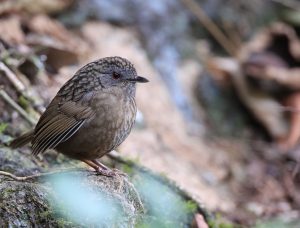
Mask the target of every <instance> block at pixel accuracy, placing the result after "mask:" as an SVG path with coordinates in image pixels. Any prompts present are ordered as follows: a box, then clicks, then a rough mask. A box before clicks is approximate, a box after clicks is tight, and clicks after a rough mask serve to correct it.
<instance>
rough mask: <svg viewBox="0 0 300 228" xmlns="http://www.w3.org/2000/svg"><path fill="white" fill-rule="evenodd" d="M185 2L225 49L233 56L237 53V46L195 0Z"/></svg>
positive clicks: (183, 0) (184, 0)
mask: <svg viewBox="0 0 300 228" xmlns="http://www.w3.org/2000/svg"><path fill="white" fill-rule="evenodd" d="M182 2H183V4H185V5H186V7H187V8H188V9H189V10H190V11H191V12H192V13H193V14H194V15H195V16H196V17H197V19H198V20H199V21H200V23H201V24H202V25H203V26H204V27H205V28H206V29H207V30H208V31H209V32H210V33H211V35H212V36H213V37H214V38H215V39H216V40H217V41H218V42H219V44H220V45H221V46H222V47H223V48H224V50H225V51H227V53H228V54H229V55H231V56H235V55H236V50H237V48H236V46H235V45H234V44H233V43H232V42H231V41H230V40H229V39H228V38H227V37H226V36H225V35H224V34H223V32H222V31H221V30H220V29H219V28H218V26H217V25H216V24H215V23H214V22H213V21H212V20H211V19H210V18H209V17H208V16H207V15H206V13H205V12H204V10H203V9H202V8H201V7H200V6H199V4H197V2H195V1H194V0H182Z"/></svg>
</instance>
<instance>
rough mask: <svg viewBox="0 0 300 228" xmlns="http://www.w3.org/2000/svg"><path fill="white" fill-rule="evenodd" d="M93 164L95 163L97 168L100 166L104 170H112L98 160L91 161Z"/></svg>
mask: <svg viewBox="0 0 300 228" xmlns="http://www.w3.org/2000/svg"><path fill="white" fill-rule="evenodd" d="M91 162H93V163H94V164H95V165H97V166H100V167H101V168H102V169H104V170H110V168H108V167H107V166H105V165H103V164H102V163H101V162H98V161H97V160H96V159H94V160H91Z"/></svg>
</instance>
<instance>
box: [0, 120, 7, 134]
mask: <svg viewBox="0 0 300 228" xmlns="http://www.w3.org/2000/svg"><path fill="white" fill-rule="evenodd" d="M6 128H7V123H0V134H2V133H3V132H4V131H5V129H6Z"/></svg>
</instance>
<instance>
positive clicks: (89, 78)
mask: <svg viewBox="0 0 300 228" xmlns="http://www.w3.org/2000/svg"><path fill="white" fill-rule="evenodd" d="M137 82H148V80H147V79H146V78H143V77H140V76H138V75H137V73H136V70H135V68H134V66H133V65H132V63H130V62H129V61H128V60H127V59H124V58H121V57H107V58H103V59H99V60H96V61H94V62H91V63H89V64H87V65H85V66H83V67H82V68H81V69H79V70H78V71H77V72H76V73H75V75H74V76H73V77H72V78H71V79H70V80H69V81H67V82H66V83H65V84H64V85H63V86H62V88H61V89H60V90H59V91H58V93H57V94H56V96H55V97H54V99H53V100H52V101H51V103H50V104H49V106H48V107H47V109H46V111H45V112H44V113H43V114H42V116H41V117H40V119H39V121H38V123H37V125H36V126H35V128H34V129H33V130H31V131H29V132H27V133H25V134H24V135H22V136H20V137H19V138H16V139H15V140H13V141H12V142H11V147H13V148H17V147H21V146H23V145H25V144H27V143H29V142H31V144H32V153H33V155H38V154H39V153H43V152H44V151H46V150H47V149H55V150H56V151H58V152H59V153H62V154H64V155H66V156H69V157H71V158H74V159H78V160H81V161H83V162H85V163H86V164H88V165H89V166H91V167H93V168H94V169H95V170H96V171H97V172H99V173H101V174H103V175H107V176H111V175H114V172H112V171H111V170H109V169H108V168H107V167H106V166H104V165H103V164H101V163H100V162H98V161H97V160H96V159H98V158H100V157H102V156H103V155H105V154H107V153H109V152H110V151H112V150H114V149H115V148H116V147H118V146H119V145H120V144H121V143H122V142H123V141H124V140H125V139H126V137H127V136H128V135H129V133H130V131H131V128H132V126H133V124H134V121H135V115H136V111H137V108H136V103H135V91H136V83H137Z"/></svg>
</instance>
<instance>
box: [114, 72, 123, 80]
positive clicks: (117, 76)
mask: <svg viewBox="0 0 300 228" xmlns="http://www.w3.org/2000/svg"><path fill="white" fill-rule="evenodd" d="M112 76H113V78H114V79H119V78H120V77H121V74H119V73H117V72H113V74H112Z"/></svg>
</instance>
